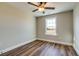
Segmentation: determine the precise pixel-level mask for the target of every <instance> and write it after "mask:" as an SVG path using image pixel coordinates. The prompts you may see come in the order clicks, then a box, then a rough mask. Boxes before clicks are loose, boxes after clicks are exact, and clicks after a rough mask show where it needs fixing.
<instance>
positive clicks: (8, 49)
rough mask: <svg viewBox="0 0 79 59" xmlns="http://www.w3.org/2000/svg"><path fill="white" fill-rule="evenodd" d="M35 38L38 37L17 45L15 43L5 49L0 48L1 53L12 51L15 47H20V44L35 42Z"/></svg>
mask: <svg viewBox="0 0 79 59" xmlns="http://www.w3.org/2000/svg"><path fill="white" fill-rule="evenodd" d="M35 40H36V39H32V40H29V41H26V42H23V43H20V44H17V45H15V46H12V47H9V48H6V49H4V50H0V54H2V53H5V52H8V51H10V50H13V49H15V48H18V47H20V46H23V45H25V44H28V43H30V42H33V41H35Z"/></svg>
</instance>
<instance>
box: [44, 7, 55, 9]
mask: <svg viewBox="0 0 79 59" xmlns="http://www.w3.org/2000/svg"><path fill="white" fill-rule="evenodd" d="M45 9H55V7H45Z"/></svg>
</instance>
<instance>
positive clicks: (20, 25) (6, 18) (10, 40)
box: [0, 3, 36, 50]
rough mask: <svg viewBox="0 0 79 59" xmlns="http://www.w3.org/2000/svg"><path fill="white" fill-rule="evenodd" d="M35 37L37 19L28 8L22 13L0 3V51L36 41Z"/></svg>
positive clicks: (17, 9) (15, 8) (13, 7)
mask: <svg viewBox="0 0 79 59" xmlns="http://www.w3.org/2000/svg"><path fill="white" fill-rule="evenodd" d="M19 4H20V3H19ZM19 7H23V6H19ZM35 36H36V35H35V18H34V16H33V14H32V12H31V11H30V10H29V8H28V7H27V9H26V11H22V10H20V9H19V8H17V7H15V6H12V5H10V4H7V3H0V50H5V49H7V48H9V47H12V46H15V45H17V44H21V43H23V42H27V41H29V40H32V39H35Z"/></svg>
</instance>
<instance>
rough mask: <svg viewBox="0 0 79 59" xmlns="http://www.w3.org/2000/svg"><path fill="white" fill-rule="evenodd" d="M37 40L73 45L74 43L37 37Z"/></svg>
mask: <svg viewBox="0 0 79 59" xmlns="http://www.w3.org/2000/svg"><path fill="white" fill-rule="evenodd" d="M37 40H43V41H48V42H54V43H59V44H64V45H69V46H72V43H65V42H59V41H54V40H49V39H41V38H37Z"/></svg>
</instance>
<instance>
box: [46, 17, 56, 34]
mask: <svg viewBox="0 0 79 59" xmlns="http://www.w3.org/2000/svg"><path fill="white" fill-rule="evenodd" d="M45 34H46V35H56V17H54V18H51V19H46V29H45Z"/></svg>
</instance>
